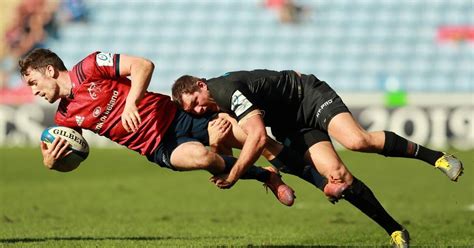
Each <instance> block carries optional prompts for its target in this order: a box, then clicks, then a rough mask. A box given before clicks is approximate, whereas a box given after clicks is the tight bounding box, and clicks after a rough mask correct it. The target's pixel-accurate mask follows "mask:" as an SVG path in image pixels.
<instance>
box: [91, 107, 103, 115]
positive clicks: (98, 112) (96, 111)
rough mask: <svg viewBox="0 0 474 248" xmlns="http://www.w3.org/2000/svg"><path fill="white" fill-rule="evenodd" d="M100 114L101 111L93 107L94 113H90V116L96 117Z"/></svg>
mask: <svg viewBox="0 0 474 248" xmlns="http://www.w3.org/2000/svg"><path fill="white" fill-rule="evenodd" d="M100 113H102V109H101V108H100V107H95V109H94V111H92V116H94V117H98V116H99V115H100Z"/></svg>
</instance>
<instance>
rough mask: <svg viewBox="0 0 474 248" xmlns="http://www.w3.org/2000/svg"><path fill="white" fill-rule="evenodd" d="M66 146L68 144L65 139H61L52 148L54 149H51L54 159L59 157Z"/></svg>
mask: <svg viewBox="0 0 474 248" xmlns="http://www.w3.org/2000/svg"><path fill="white" fill-rule="evenodd" d="M68 146H69V144H67V141H66V140H65V139H62V140H61V141H60V143H59V144H58V145H57V146H56V147H55V148H54V151H53V157H54V159H56V160H57V159H60V158H61V154H62V153H63V151H64V150H66V148H67V147H68Z"/></svg>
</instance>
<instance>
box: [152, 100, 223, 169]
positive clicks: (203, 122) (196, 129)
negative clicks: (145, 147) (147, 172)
mask: <svg viewBox="0 0 474 248" xmlns="http://www.w3.org/2000/svg"><path fill="white" fill-rule="evenodd" d="M216 116H217V114H211V115H207V116H202V117H196V116H193V115H190V114H188V113H186V112H184V111H183V110H180V109H178V111H177V112H176V115H175V117H174V119H173V122H171V125H170V126H169V127H168V130H167V131H166V133H165V134H164V136H163V138H162V139H161V142H160V144H159V145H158V148H156V150H155V151H154V152H153V153H152V154H150V155H148V156H147V158H148V160H149V161H151V162H154V163H156V164H158V165H160V166H161V167H165V168H169V169H172V170H176V169H175V168H174V167H173V165H172V164H171V153H173V151H174V149H176V147H178V146H179V145H181V144H183V143H186V142H191V141H197V142H200V143H202V144H204V145H209V133H208V131H207V126H208V124H209V121H211V120H212V119H214V118H215V117H216Z"/></svg>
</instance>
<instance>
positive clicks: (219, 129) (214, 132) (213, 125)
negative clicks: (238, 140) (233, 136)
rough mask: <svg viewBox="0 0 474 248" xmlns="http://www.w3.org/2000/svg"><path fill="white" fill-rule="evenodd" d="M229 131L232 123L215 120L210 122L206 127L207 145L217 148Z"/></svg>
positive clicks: (221, 119) (224, 120) (220, 119)
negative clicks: (207, 134) (207, 133)
mask: <svg viewBox="0 0 474 248" xmlns="http://www.w3.org/2000/svg"><path fill="white" fill-rule="evenodd" d="M231 130H232V123H230V121H228V120H226V119H223V118H217V119H214V120H212V121H210V122H209V126H208V127H207V131H208V132H209V145H211V146H218V145H219V144H220V143H221V142H222V140H223V139H224V138H225V137H226V136H227V135H228V134H229V133H230V132H231Z"/></svg>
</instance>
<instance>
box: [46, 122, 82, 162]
mask: <svg viewBox="0 0 474 248" xmlns="http://www.w3.org/2000/svg"><path fill="white" fill-rule="evenodd" d="M56 137H61V138H63V139H65V140H66V141H67V142H68V143H69V147H70V148H69V149H70V150H72V153H71V154H69V155H67V156H66V157H64V158H62V159H61V162H64V163H65V164H78V163H80V162H82V161H84V160H85V159H86V158H87V156H89V144H87V141H86V139H84V137H82V135H81V134H80V133H79V132H78V131H76V130H74V129H72V128H68V127H62V126H53V127H48V128H46V129H45V130H44V131H43V133H42V134H41V141H43V142H45V143H46V144H47V145H48V146H49V145H50V144H52V143H53V141H54V140H55V139H56Z"/></svg>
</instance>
